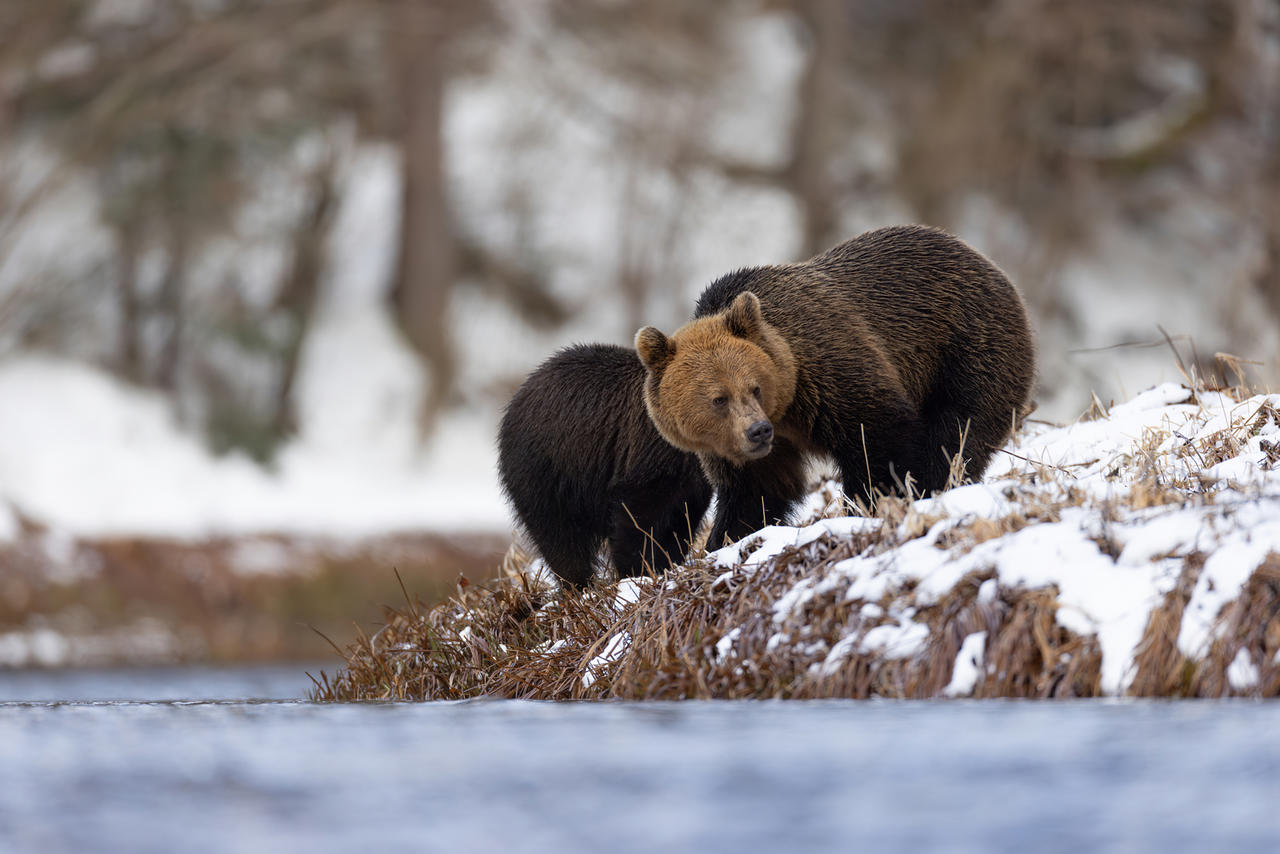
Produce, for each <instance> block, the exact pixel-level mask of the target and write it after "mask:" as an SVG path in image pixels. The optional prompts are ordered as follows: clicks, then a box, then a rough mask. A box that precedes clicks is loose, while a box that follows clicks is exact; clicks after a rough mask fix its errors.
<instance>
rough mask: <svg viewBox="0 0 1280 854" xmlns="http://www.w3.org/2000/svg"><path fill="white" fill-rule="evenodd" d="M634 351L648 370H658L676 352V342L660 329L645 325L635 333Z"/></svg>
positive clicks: (663, 366) (664, 365)
mask: <svg viewBox="0 0 1280 854" xmlns="http://www.w3.org/2000/svg"><path fill="white" fill-rule="evenodd" d="M636 352H637V353H639V354H640V361H641V362H643V363H644V366H645V367H646V368H647V369H648V370H650V371H660V370H662V369H663V368H665V367H666V366H667V363H668V362H670V361H671V357H672V356H674V355H675V354H676V342H674V341H672V340H671V339H670V338H668V337H667V336H665V335H663V334H662V331H661V330H660V329H657V328H656V327H653V326H646V327H645V328H644V329H641V330H640V331H639V332H637V333H636Z"/></svg>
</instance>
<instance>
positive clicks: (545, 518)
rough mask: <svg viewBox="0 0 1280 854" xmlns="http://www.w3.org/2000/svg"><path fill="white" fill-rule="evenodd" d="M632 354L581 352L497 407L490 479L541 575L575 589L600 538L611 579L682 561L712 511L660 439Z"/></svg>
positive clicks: (558, 359)
mask: <svg viewBox="0 0 1280 854" xmlns="http://www.w3.org/2000/svg"><path fill="white" fill-rule="evenodd" d="M644 378H645V370H644V366H643V365H641V364H640V359H639V358H638V357H637V356H636V353H635V351H634V350H629V349H627V348H625V347H615V346H611V345H605V344H584V345H577V346H574V347H569V348H567V349H564V350H561V351H560V352H559V353H557V354H555V355H554V356H552V357H551V358H550V359H548V360H547V361H545V362H543V363H542V365H541V366H539V367H538V368H537V369H536V370H535V371H534V372H533V373H532V374H530V375H529V378H528V379H527V380H525V382H524V384H523V385H522V386H521V387H520V388H519V390H518V391H516V393H515V395H514V396H513V397H512V398H511V402H510V403H509V404H507V408H506V412H505V413H504V414H503V417H502V424H501V426H500V427H499V429H498V473H499V475H500V477H501V480H502V487H503V490H504V491H505V492H506V494H507V498H508V499H509V500H510V502H511V506H512V508H513V509H514V510H515V513H516V516H517V517H518V518H519V520H520V523H521V525H522V526H523V528H524V530H525V532H526V533H527V534H528V535H529V538H530V539H531V540H533V543H534V545H536V546H537V548H538V551H539V552H540V553H541V555H542V557H543V559H544V560H545V561H546V562H547V565H548V566H549V567H550V569H551V571H552V572H554V573H555V574H556V575H557V576H559V577H560V578H561V579H562V580H563V581H565V582H566V583H567V584H568V585H570V586H571V587H576V588H581V587H585V586H586V584H587V582H589V581H590V580H591V576H592V574H593V572H594V569H595V560H596V556H597V555H598V554H599V552H600V545H601V543H602V542H603V541H605V540H608V542H609V551H610V555H611V557H612V559H613V565H614V567H615V568H616V569H617V571H618V575H619V576H620V577H627V576H633V575H638V574H639V573H640V572H641V571H642V570H643V569H644V567H645V566H646V565H648V566H650V567H652V568H654V569H664V568H666V566H667V565H668V564H670V563H672V562H676V563H678V562H680V561H682V560H683V559H684V557H685V553H686V552H687V551H688V549H689V546H690V542H691V540H692V539H693V535H694V534H695V533H696V532H697V530H698V527H699V525H700V524H701V521H702V517H703V514H705V513H706V511H707V505H708V504H710V503H711V487H710V485H709V484H708V483H707V481H706V479H705V478H704V477H703V474H702V468H701V466H700V465H699V462H698V458H697V457H696V456H694V455H693V454H689V453H685V452H684V451H680V450H677V449H676V448H673V447H672V446H671V445H669V444H667V442H665V441H663V439H662V437H661V436H659V435H658V431H657V430H655V429H654V427H653V422H652V421H650V420H649V416H648V414H647V413H646V412H645V406H644Z"/></svg>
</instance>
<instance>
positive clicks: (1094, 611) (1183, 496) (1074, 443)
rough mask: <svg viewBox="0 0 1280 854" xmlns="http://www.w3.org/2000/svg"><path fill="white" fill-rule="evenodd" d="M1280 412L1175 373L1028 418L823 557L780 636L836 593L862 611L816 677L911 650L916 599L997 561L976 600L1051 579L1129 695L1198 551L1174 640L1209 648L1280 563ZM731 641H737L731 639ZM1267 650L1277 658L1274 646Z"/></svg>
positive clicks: (788, 638)
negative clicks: (1071, 409) (1058, 415)
mask: <svg viewBox="0 0 1280 854" xmlns="http://www.w3.org/2000/svg"><path fill="white" fill-rule="evenodd" d="M1277 408H1280V395H1258V396H1254V397H1250V398H1247V399H1245V400H1243V401H1236V400H1235V399H1233V398H1231V397H1229V396H1227V395H1225V394H1217V393H1213V392H1201V393H1199V394H1196V395H1193V394H1192V392H1191V391H1190V390H1188V389H1186V388H1184V387H1182V386H1179V385H1173V384H1169V385H1164V386H1159V387H1157V388H1154V389H1151V390H1149V391H1146V392H1143V393H1142V394H1139V395H1138V396H1137V397H1135V398H1134V399H1133V400H1131V401H1129V402H1128V403H1126V404H1123V405H1121V406H1116V407H1113V408H1112V410H1111V411H1110V413H1109V414H1108V415H1107V417H1104V418H1099V419H1097V420H1093V421H1082V422H1079V423H1076V424H1072V425H1069V426H1066V427H1058V428H1048V427H1033V428H1031V429H1029V430H1028V431H1026V432H1024V433H1023V434H1021V435H1020V436H1019V437H1018V438H1017V441H1015V443H1014V444H1013V445H1012V446H1011V447H1010V448H1009V452H1008V453H1005V454H1001V455H999V458H998V459H997V460H996V461H995V462H994V463H993V465H992V466H991V469H990V470H989V472H988V473H987V476H986V478H985V479H984V481H983V482H982V483H978V484H972V485H969V486H964V487H960V488H957V489H954V490H952V491H950V492H947V493H945V494H944V495H942V496H941V497H938V498H934V499H926V500H919V501H916V502H914V503H913V504H912V505H911V506H910V507H909V509H908V511H907V514H906V518H904V519H903V520H902V521H901V522H900V523H899V524H898V528H899V530H898V531H896V532H891V533H889V536H888V539H890V540H891V541H892V542H893V543H894V545H893V546H892V547H890V548H876V547H874V546H873V547H870V548H868V549H866V550H865V551H864V552H863V553H861V554H859V555H857V556H855V557H852V558H848V559H845V560H842V561H839V562H836V563H834V564H832V565H829V566H821V567H820V571H818V572H817V573H815V574H813V575H811V576H809V577H806V578H804V579H802V580H801V581H800V582H799V583H797V584H795V585H794V587H793V588H792V589H790V590H789V591H787V592H786V593H785V594H784V595H782V596H781V597H780V598H778V599H777V600H776V601H775V602H774V603H773V605H772V610H773V620H774V623H775V625H776V632H777V633H776V635H775V636H774V637H773V638H771V639H770V646H771V647H772V648H775V649H776V648H777V647H779V646H784V645H787V644H796V643H807V641H804V640H803V638H804V637H805V632H804V628H805V626H804V623H805V606H806V605H807V604H808V603H809V602H811V601H812V600H814V599H815V597H830V596H831V595H833V594H834V595H835V596H836V597H837V598H842V599H843V600H845V601H848V602H851V603H855V604H856V603H863V604H862V615H863V617H865V619H862V620H859V621H856V623H857V624H856V625H854V626H852V627H851V631H850V632H849V633H848V634H846V635H845V636H844V638H842V639H841V640H840V641H839V642H837V643H835V644H832V645H830V647H829V649H826V650H824V652H825V656H824V657H822V659H821V661H820V662H818V663H816V665H815V669H816V672H817V673H826V674H830V673H832V672H834V671H835V669H836V668H838V667H839V666H840V664H841V663H842V661H843V659H845V658H846V657H847V656H849V655H850V654H851V653H852V652H855V651H858V652H863V653H867V652H875V653H878V654H880V655H881V656H884V657H888V658H909V657H911V656H913V655H917V654H920V653H922V652H923V651H924V648H925V645H926V642H927V641H928V640H929V638H930V629H929V627H928V626H926V625H925V624H924V623H921V622H916V621H915V620H914V619H913V617H914V616H915V615H916V614H917V612H918V611H920V610H921V609H923V608H927V607H929V606H931V605H935V604H937V603H938V602H939V601H941V600H943V599H944V598H945V597H947V596H948V595H949V594H950V593H952V591H953V590H954V589H955V587H956V585H957V583H958V582H960V581H961V579H963V578H965V577H966V576H969V575H970V574H972V573H982V572H990V573H993V577H991V578H989V579H988V580H986V581H984V582H983V584H982V587H981V588H980V589H979V592H978V599H979V601H981V600H983V599H986V600H987V601H990V600H992V599H993V598H994V597H995V596H996V593H997V590H999V589H1008V588H1024V589H1025V588H1049V587H1054V588H1056V590H1057V605H1058V607H1057V611H1056V619H1057V621H1058V623H1059V624H1060V625H1061V626H1063V627H1064V628H1066V629H1069V630H1070V631H1071V632H1074V633H1076V634H1078V635H1082V636H1094V637H1096V639H1097V641H1098V643H1099V644H1100V646H1101V650H1102V670H1101V687H1102V690H1103V692H1104V693H1106V694H1111V695H1120V694H1123V693H1125V692H1126V690H1127V689H1128V688H1129V686H1130V682H1131V680H1132V678H1133V676H1134V672H1135V665H1134V658H1135V652H1136V650H1137V648H1138V645H1139V642H1140V641H1141V640H1142V639H1143V636H1144V631H1145V630H1146V628H1147V625H1148V621H1149V619H1150V618H1151V615H1152V611H1153V609H1155V608H1156V607H1158V606H1159V605H1160V604H1161V603H1162V602H1163V601H1164V598H1165V596H1166V594H1168V593H1169V592H1170V591H1172V590H1173V589H1174V587H1175V586H1176V585H1177V583H1178V581H1179V578H1180V576H1181V575H1182V573H1183V572H1184V567H1185V566H1186V559H1187V558H1188V557H1190V556H1192V555H1193V554H1196V555H1201V556H1203V557H1204V563H1203V569H1202V570H1201V571H1200V572H1199V576H1198V578H1197V579H1196V582H1195V586H1194V590H1193V591H1192V594H1191V598H1190V601H1189V603H1188V604H1187V605H1186V608H1185V610H1184V612H1183V615H1182V622H1181V628H1180V631H1179V634H1178V636H1177V646H1178V650H1179V651H1180V652H1181V653H1182V654H1183V655H1185V656H1187V657H1188V658H1189V659H1191V660H1192V661H1196V660H1199V659H1200V658H1202V657H1203V656H1204V655H1205V654H1206V653H1207V652H1208V650H1209V646H1210V644H1211V643H1212V642H1213V641H1214V640H1215V639H1216V638H1218V637H1220V635H1221V625H1220V624H1219V622H1218V618H1219V616H1220V615H1221V614H1222V612H1223V609H1224V606H1226V605H1228V604H1230V603H1231V602H1233V601H1234V600H1236V599H1237V598H1238V597H1239V596H1240V595H1241V592H1242V590H1243V588H1244V585H1245V583H1246V582H1247V581H1248V579H1249V578H1250V576H1251V575H1252V574H1253V573H1254V571H1255V570H1257V569H1258V568H1259V567H1260V566H1261V565H1263V564H1264V562H1266V561H1267V560H1268V557H1269V556H1272V557H1271V560H1273V561H1277V560H1280V557H1277V556H1280V465H1278V464H1277V458H1278V457H1280V417H1278V416H1277ZM882 524H884V523H883V522H882V521H881V520H878V519H860V518H840V519H827V520H821V521H818V522H816V523H814V524H811V525H806V526H801V527H786V526H778V527H772V528H767V529H765V530H763V531H761V532H760V534H759V535H757V536H755V537H749V538H747V539H746V540H744V541H743V542H742V543H739V544H736V545H733V546H730V547H728V548H725V549H722V550H720V551H718V552H715V553H713V554H712V555H710V558H711V559H712V560H714V561H715V562H717V563H718V564H720V565H722V566H723V567H725V568H726V570H727V571H726V576H725V578H726V580H729V579H730V578H731V577H732V575H733V574H734V573H750V572H752V569H753V567H759V566H761V565H764V564H765V563H767V561H769V560H770V559H772V558H774V557H775V556H777V555H779V554H781V553H783V552H784V551H785V550H787V549H792V548H797V547H803V546H804V545H806V544H807V543H809V542H812V541H814V540H816V539H818V538H819V537H821V536H825V535H830V534H836V535H837V536H846V537H847V536H849V535H850V534H851V533H853V532H857V531H867V530H873V531H874V530H876V529H878V527H879V526H880V525H882ZM907 591H909V592H907ZM731 634H732V630H731V631H730V632H729V633H726V635H725V638H728V637H729V635H731ZM985 643H986V637H985V633H982V634H981V636H980V635H979V633H974V634H973V635H970V636H969V637H967V638H966V639H965V642H964V643H963V644H962V647H961V650H960V653H959V654H958V655H957V658H956V662H955V667H954V675H953V681H952V684H951V685H950V686H948V689H947V693H948V694H950V695H953V696H954V695H963V694H967V693H969V692H970V691H972V689H973V686H974V684H975V681H976V679H977V676H978V672H979V668H980V663H981V661H982V650H983V645H984V644H985ZM731 648H732V642H731V641H730V642H729V643H728V644H727V645H726V647H725V649H724V650H721V652H722V653H723V652H727V651H728V650H729V649H731ZM1272 663H1273V664H1274V665H1276V666H1280V653H1277V654H1276V658H1275V661H1274V662H1272ZM1257 665H1258V662H1255V661H1253V660H1252V659H1251V657H1250V653H1249V651H1248V650H1247V649H1245V648H1244V647H1241V649H1240V650H1239V652H1238V653H1237V654H1236V657H1235V659H1234V660H1233V663H1232V669H1231V671H1230V672H1229V674H1228V675H1229V676H1230V678H1231V680H1232V686H1233V688H1235V689H1236V690H1240V691H1245V690H1247V689H1248V688H1249V687H1251V686H1253V685H1256V683H1257V679H1258V666H1257Z"/></svg>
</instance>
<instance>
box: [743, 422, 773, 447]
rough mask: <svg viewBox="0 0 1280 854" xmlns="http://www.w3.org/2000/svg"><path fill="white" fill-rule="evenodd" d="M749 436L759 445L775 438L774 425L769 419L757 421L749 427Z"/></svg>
mask: <svg viewBox="0 0 1280 854" xmlns="http://www.w3.org/2000/svg"><path fill="white" fill-rule="evenodd" d="M747 438H748V439H750V440H751V441H752V442H754V443H755V444H757V445H763V444H764V443H765V442H767V441H769V440H770V439H772V438H773V425H772V424H770V423H769V422H768V421H757V422H756V423H755V424H752V425H751V426H750V427H748V428H747Z"/></svg>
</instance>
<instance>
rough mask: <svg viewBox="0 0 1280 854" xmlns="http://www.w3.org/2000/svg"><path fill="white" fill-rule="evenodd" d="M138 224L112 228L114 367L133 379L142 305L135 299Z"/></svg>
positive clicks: (138, 363)
mask: <svg viewBox="0 0 1280 854" xmlns="http://www.w3.org/2000/svg"><path fill="white" fill-rule="evenodd" d="M140 237H141V235H140V234H139V233H138V228H137V226H136V225H134V224H133V223H132V222H126V223H123V224H121V225H120V226H119V227H118V228H117V229H116V301H117V304H118V310H119V312H120V317H119V323H118V325H117V333H116V337H117V340H116V347H117V351H116V360H117V362H116V370H117V371H118V372H119V374H120V376H122V377H124V378H125V379H127V380H129V381H130V382H133V383H141V382H142V379H143V376H142V326H141V324H142V307H141V305H140V304H139V300H138V252H139V245H138V242H139V238H140Z"/></svg>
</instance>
